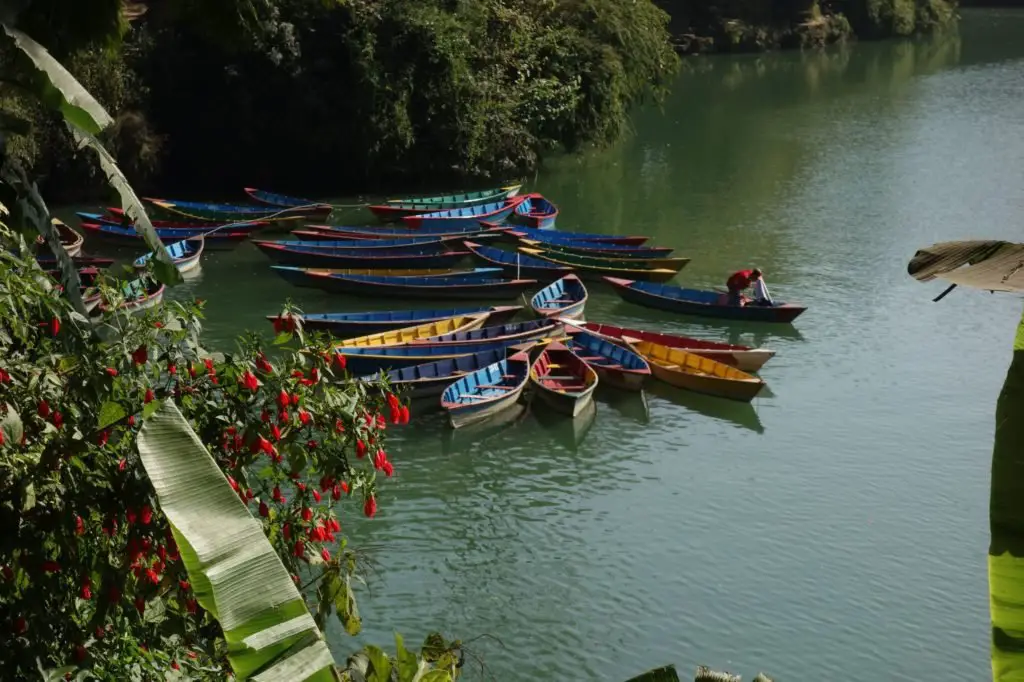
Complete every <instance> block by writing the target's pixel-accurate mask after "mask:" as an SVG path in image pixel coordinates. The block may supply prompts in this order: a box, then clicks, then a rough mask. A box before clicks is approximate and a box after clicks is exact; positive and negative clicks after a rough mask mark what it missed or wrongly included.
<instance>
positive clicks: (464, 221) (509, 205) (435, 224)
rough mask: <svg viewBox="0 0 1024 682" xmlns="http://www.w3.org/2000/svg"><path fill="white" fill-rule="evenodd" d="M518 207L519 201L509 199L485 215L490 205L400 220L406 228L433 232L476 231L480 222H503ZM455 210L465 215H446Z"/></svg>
mask: <svg viewBox="0 0 1024 682" xmlns="http://www.w3.org/2000/svg"><path fill="white" fill-rule="evenodd" d="M518 205H519V200H516V199H510V200H507V201H506V202H505V205H504V206H501V207H498V208H493V210H490V211H488V212H486V213H484V212H483V211H486V210H487V209H488V207H492V206H493V205H492V204H481V205H480V206H476V207H472V208H468V209H455V210H449V211H440V212H433V213H422V214H420V215H411V216H406V217H404V218H402V222H403V223H404V224H405V226H406V227H411V228H419V229H428V230H435V231H437V230H450V229H452V228H456V229H466V230H471V229H478V228H480V222H481V221H488V222H493V223H501V222H504V221H505V220H506V219H507V218H508V217H509V216H510V215H511V214H512V212H513V211H514V210H515V209H516V206H518ZM456 210H458V211H464V212H465V213H466V214H467V215H448V213H454V212H455V211H456Z"/></svg>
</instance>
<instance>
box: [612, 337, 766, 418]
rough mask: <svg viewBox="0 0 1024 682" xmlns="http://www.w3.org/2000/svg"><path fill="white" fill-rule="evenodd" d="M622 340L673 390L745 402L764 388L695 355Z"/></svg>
mask: <svg viewBox="0 0 1024 682" xmlns="http://www.w3.org/2000/svg"><path fill="white" fill-rule="evenodd" d="M626 341H627V342H628V343H629V345H630V347H631V348H632V349H633V350H634V351H636V352H637V353H639V354H640V355H641V356H643V358H644V359H645V360H647V362H648V363H649V364H650V366H651V373H653V374H654V376H655V378H657V379H659V380H660V381H664V382H665V383H666V384H670V385H672V386H675V387H677V388H683V389H686V390H689V391H693V392H695V393H703V394H705V395H711V396H716V397H719V398H728V399H729V400H737V401H740V402H746V403H749V402H750V401H751V400H753V399H754V396H756V395H757V394H758V393H760V391H761V389H763V388H764V386H765V383H764V381H762V380H761V379H759V378H757V377H755V376H753V375H751V374H747V373H746V372H742V371H740V370H738V369H736V368H735V367H730V366H728V365H723V364H722V363H720V362H716V361H714V360H711V359H710V358H705V357H701V356H699V355H697V354H696V353H690V352H688V351H685V350H680V349H678V348H669V347H667V346H661V345H659V344H655V343H650V342H648V341H640V340H639V339H632V338H630V337H626Z"/></svg>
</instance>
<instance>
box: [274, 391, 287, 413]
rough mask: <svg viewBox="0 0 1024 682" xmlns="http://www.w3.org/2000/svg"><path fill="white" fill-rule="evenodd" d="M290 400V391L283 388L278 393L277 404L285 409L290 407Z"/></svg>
mask: <svg viewBox="0 0 1024 682" xmlns="http://www.w3.org/2000/svg"><path fill="white" fill-rule="evenodd" d="M288 402H289V398H288V392H287V391H285V390H284V389H283V388H282V389H281V392H280V393H278V394H277V406H278V407H280V408H281V409H282V410H283V409H285V408H286V407H288Z"/></svg>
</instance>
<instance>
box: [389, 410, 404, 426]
mask: <svg viewBox="0 0 1024 682" xmlns="http://www.w3.org/2000/svg"><path fill="white" fill-rule="evenodd" d="M390 417H391V423H392V424H401V423H402V412H401V410H399V409H398V408H397V407H392V408H391V413H390Z"/></svg>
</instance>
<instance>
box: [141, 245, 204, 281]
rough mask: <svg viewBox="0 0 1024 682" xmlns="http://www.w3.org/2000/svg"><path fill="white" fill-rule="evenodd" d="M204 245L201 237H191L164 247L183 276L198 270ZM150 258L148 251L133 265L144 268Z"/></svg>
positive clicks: (151, 253) (150, 254)
mask: <svg viewBox="0 0 1024 682" xmlns="http://www.w3.org/2000/svg"><path fill="white" fill-rule="evenodd" d="M205 243H206V240H205V238H203V237H191V238H189V239H182V240H181V241H180V242H173V243H171V244H166V245H165V247H166V248H167V253H169V254H170V255H171V258H173V259H174V267H176V268H177V269H178V272H180V273H181V274H183V275H184V274H187V273H190V272H194V271H196V270H198V269H199V259H200V258H201V257H202V255H203V247H204V246H205ZM152 258H153V252H152V251H150V252H149V253H147V254H146V255H145V256H139V257H138V258H136V259H135V262H134V265H135V267H136V268H138V269H141V268H145V267H146V264H147V263H149V261H150V260H151V259H152Z"/></svg>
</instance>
